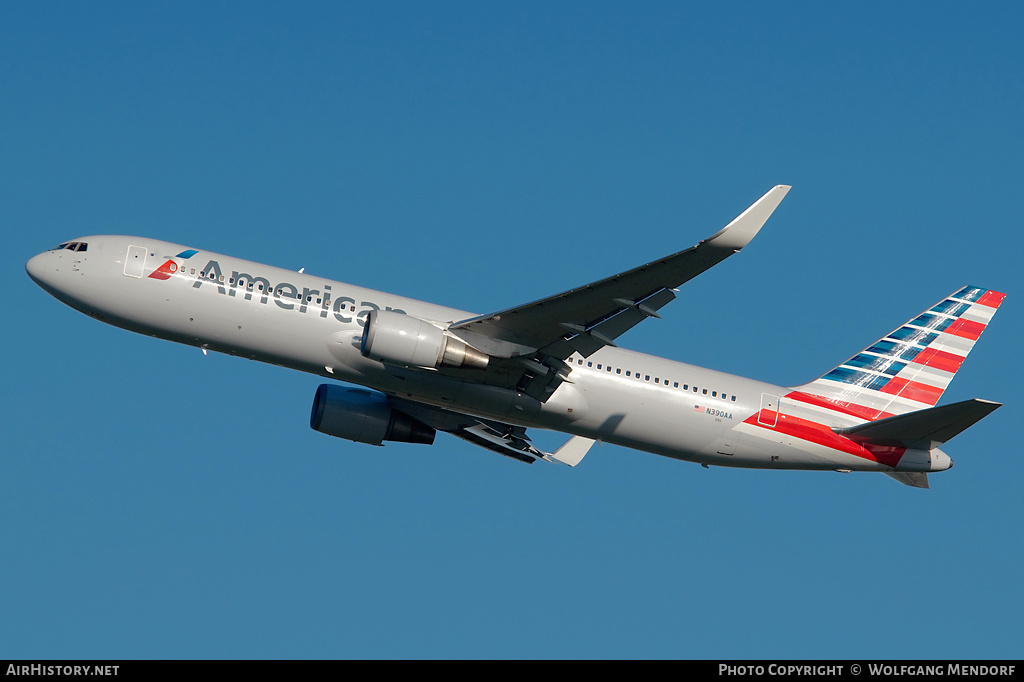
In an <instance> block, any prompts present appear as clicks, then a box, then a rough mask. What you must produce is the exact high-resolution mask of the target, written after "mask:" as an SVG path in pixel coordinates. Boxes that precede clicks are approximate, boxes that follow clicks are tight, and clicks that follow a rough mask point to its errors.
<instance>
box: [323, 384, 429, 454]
mask: <svg viewBox="0 0 1024 682" xmlns="http://www.w3.org/2000/svg"><path fill="white" fill-rule="evenodd" d="M309 425H310V426H311V427H312V428H313V429H314V430H315V431H319V432H320V433H326V434H327V435H328V436H334V437H335V438H344V439H346V440H354V441H356V442H358V443H369V444H370V445H383V444H384V441H386V440H391V441H399V442H402V443H424V444H426V445H430V444H431V443H433V442H434V435H435V433H436V431H435V430H434V429H433V428H431V427H429V426H427V425H426V424H424V423H422V422H420V421H417V420H415V419H413V418H412V417H410V416H409V415H407V414H404V413H402V412H399V411H398V410H396V409H394V408H393V407H392V406H391V402H390V401H389V400H388V398H387V396H385V395H383V394H381V393H376V392H374V391H367V390H364V389H361V388H346V387H344V386H336V385H334V384H320V387H319V388H318V389H316V397H314V398H313V411H312V412H311V413H310V415H309Z"/></svg>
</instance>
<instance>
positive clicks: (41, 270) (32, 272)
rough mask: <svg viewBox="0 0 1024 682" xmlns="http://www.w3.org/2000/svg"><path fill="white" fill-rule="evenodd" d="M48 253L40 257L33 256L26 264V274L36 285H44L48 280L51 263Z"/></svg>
mask: <svg viewBox="0 0 1024 682" xmlns="http://www.w3.org/2000/svg"><path fill="white" fill-rule="evenodd" d="M48 256H49V254H48V253H41V254H39V255H38V256H33V257H32V258H30V259H29V261H28V262H27V263H25V272H27V273H28V276H29V277H31V278H32V281H34V282H35V283H36V284H43V281H44V279H45V278H46V272H47V270H48V269H49V268H48V266H49V265H50V261H49V258H48Z"/></svg>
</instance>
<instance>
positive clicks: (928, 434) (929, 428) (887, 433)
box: [832, 398, 1000, 487]
mask: <svg viewBox="0 0 1024 682" xmlns="http://www.w3.org/2000/svg"><path fill="white" fill-rule="evenodd" d="M999 406H1000V403H995V402H992V401H990V400H981V399H978V398H975V399H973V400H964V401H963V402H959V403H953V404H951V405H942V406H940V407H930V408H928V409H924V410H917V411H916V412H907V413H906V414H900V415H896V416H895V417H889V418H887V419H879V420H878V421H873V422H866V423H864V424H859V425H857V426H851V427H849V428H835V429H832V430H833V431H835V432H836V433H838V434H839V435H841V436H846V437H847V438H849V439H850V440H852V441H854V442H857V443H872V444H875V445H901V446H903V447H906V448H914V449H919V450H931V449H932V448H936V447H938V446H939V445H942V444H943V443H945V442H946V441H948V440H950V439H951V438H953V436H955V435H957V434H958V433H960V432H961V431H963V430H964V429H966V428H967V427H969V426H971V425H972V424H974V423H975V422H976V421H978V420H980V419H981V418H982V417H984V416H986V415H988V414H989V413H991V412H992V411H994V410H995V409H996V408H997V407H999ZM908 485H909V484H908ZM918 487H923V486H918ZM925 487H926V486H925Z"/></svg>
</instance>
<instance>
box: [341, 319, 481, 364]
mask: <svg viewBox="0 0 1024 682" xmlns="http://www.w3.org/2000/svg"><path fill="white" fill-rule="evenodd" d="M359 352H360V353H362V354H363V355H364V356H366V357H368V358H370V359H371V360H379V361H380V362H384V363H387V364H390V365H399V366H402V367H431V368H435V369H436V368H438V367H462V368H466V369H484V368H486V367H487V361H488V359H489V358H488V356H487V355H486V354H484V353H481V352H480V351H478V350H477V349H476V348H473V347H472V346H468V345H466V344H465V343H463V342H462V341H460V340H459V339H456V338H454V337H452V336H448V335H447V334H445V333H444V332H443V331H442V330H441V329H439V328H438V327H435V326H434V325H432V324H430V323H429V322H427V321H425V320H421V319H419V318H417V317H413V316H411V315H406V314H404V313H396V312H392V311H390V310H371V311H370V314H369V316H367V318H366V325H365V326H364V327H363V338H362V340H361V341H360V343H359Z"/></svg>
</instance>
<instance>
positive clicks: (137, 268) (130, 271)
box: [124, 246, 147, 277]
mask: <svg viewBox="0 0 1024 682" xmlns="http://www.w3.org/2000/svg"><path fill="white" fill-rule="evenodd" d="M146 251H147V249H146V247H145V246H129V247H128V255H127V256H125V258H124V274H125V275H126V276H128V277H142V272H143V270H144V269H145V267H146Z"/></svg>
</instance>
